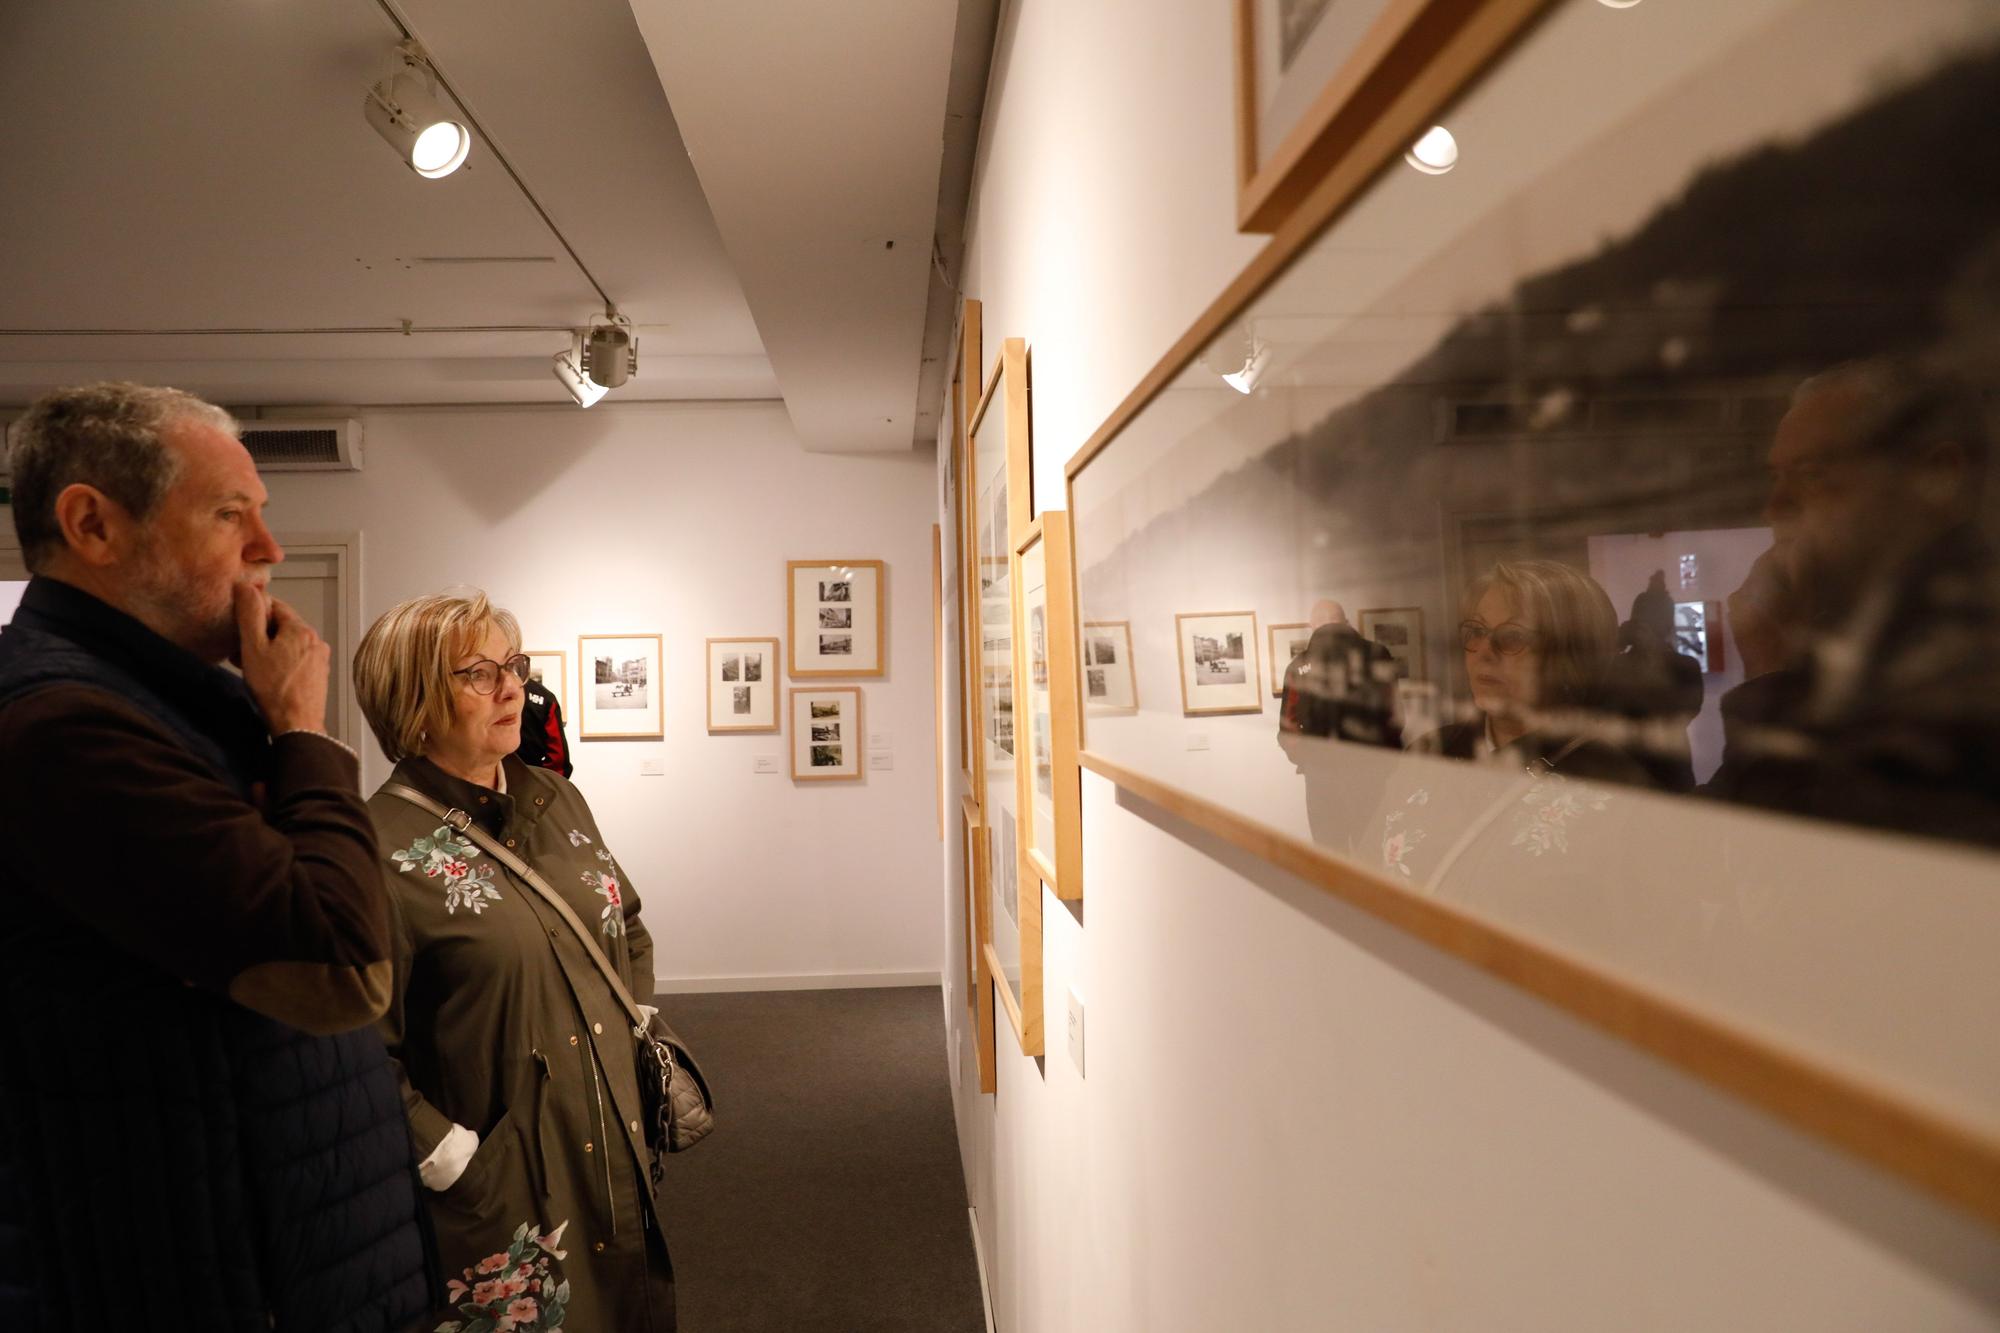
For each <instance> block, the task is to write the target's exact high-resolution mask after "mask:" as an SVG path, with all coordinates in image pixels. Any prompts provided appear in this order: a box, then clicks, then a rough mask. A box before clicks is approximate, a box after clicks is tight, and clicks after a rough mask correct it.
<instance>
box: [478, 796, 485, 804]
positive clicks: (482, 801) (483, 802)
mask: <svg viewBox="0 0 2000 1333" xmlns="http://www.w3.org/2000/svg"><path fill="white" fill-rule="evenodd" d="M479 803H480V804H481V805H485V804H486V798H485V797H484V796H482V797H480V798H479Z"/></svg>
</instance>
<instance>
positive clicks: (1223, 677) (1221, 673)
mask: <svg viewBox="0 0 2000 1333" xmlns="http://www.w3.org/2000/svg"><path fill="white" fill-rule="evenodd" d="M1188 646H1189V648H1190V649H1191V652H1192V656H1193V657H1194V661H1195V673H1194V683H1195V684H1196V685H1201V686H1209V685H1241V684H1242V683H1243V682H1244V681H1245V680H1246V679H1248V676H1247V675H1246V673H1245V670H1244V666H1243V636H1242V635H1241V634H1236V633H1230V634H1221V635H1211V634H1196V635H1192V636H1191V641H1190V643H1189V645H1188Z"/></svg>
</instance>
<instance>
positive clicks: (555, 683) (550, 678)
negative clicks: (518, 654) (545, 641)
mask: <svg viewBox="0 0 2000 1333" xmlns="http://www.w3.org/2000/svg"><path fill="white" fill-rule="evenodd" d="M522 651H523V652H525V653H526V654H527V655H528V681H529V683H530V684H536V685H540V686H541V687H542V688H543V689H545V690H547V691H548V692H549V693H550V694H553V695H554V696H555V697H556V700H557V702H559V703H560V704H562V706H563V712H564V713H565V714H567V713H568V712H569V709H570V700H569V679H568V677H569V669H568V668H569V656H568V654H566V653H565V652H563V650H562V649H560V648H539V649H538V648H525V649H523V650H522Z"/></svg>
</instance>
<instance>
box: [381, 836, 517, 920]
mask: <svg viewBox="0 0 2000 1333" xmlns="http://www.w3.org/2000/svg"><path fill="white" fill-rule="evenodd" d="M478 855H479V849H478V848H477V847H475V846H473V845H472V844H471V843H470V842H461V841H459V839H458V838H457V837H456V836H454V835H453V833H452V830H451V829H450V828H447V827H440V828H435V829H432V830H431V836H430V837H428V838H418V839H417V840H416V841H415V842H413V843H411V844H410V845H409V846H408V847H405V848H404V849H403V850H402V851H400V852H391V853H390V854H389V859H390V860H391V861H394V862H396V863H397V869H398V871H400V872H401V873H402V874H405V875H407V874H409V873H410V872H411V871H412V870H416V869H418V868H419V867H421V868H422V869H423V872H424V875H425V877H426V878H429V879H442V880H443V881H444V910H445V913H446V915H451V914H453V913H456V912H457V911H458V909H459V908H461V907H465V908H470V909H471V911H472V914H473V915H474V916H478V915H479V914H480V913H481V912H483V911H485V910H486V905H487V904H488V903H497V902H499V901H500V890H499V889H498V888H497V887H496V886H495V885H494V883H493V867H492V866H490V865H480V866H475V865H473V864H472V861H473V858H475V857H477V856H478Z"/></svg>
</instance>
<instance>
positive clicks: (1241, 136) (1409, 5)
mask: <svg viewBox="0 0 2000 1333" xmlns="http://www.w3.org/2000/svg"><path fill="white" fill-rule="evenodd" d="M1235 2H1236V225H1237V227H1238V228H1239V229H1241V230H1243V231H1253V232H1270V231H1276V230H1277V229H1278V228H1279V226H1281V225H1282V224H1283V223H1284V221H1285V219H1286V218H1287V217H1288V216H1289V215H1290V214H1291V212H1292V210H1293V209H1294V208H1296V207H1297V206H1298V204H1299V202H1300V201H1301V200H1302V199H1304V198H1305V196H1306V195H1308V194H1310V193H1311V192H1312V190H1313V187H1314V186H1316V185H1317V184H1318V183H1319V182H1320V181H1321V180H1322V179H1323V178H1325V177H1326V176H1327V175H1328V174H1329V173H1330V172H1332V171H1333V170H1335V169H1336V168H1339V167H1341V166H1343V165H1345V164H1348V163H1349V162H1351V161H1352V160H1353V159H1355V158H1361V159H1363V161H1361V162H1360V163H1358V164H1356V166H1357V169H1358V170H1362V171H1363V172H1365V171H1366V170H1369V169H1372V167H1373V166H1375V165H1379V162H1380V159H1381V158H1382V156H1383V155H1384V153H1385V152H1390V151H1393V152H1401V151H1403V150H1404V149H1405V148H1407V147H1409V144H1407V143H1401V142H1393V141H1390V142H1387V143H1383V142H1379V140H1380V137H1381V136H1379V135H1371V134H1370V131H1371V130H1373V129H1376V128H1377V127H1378V126H1379V125H1380V124H1381V123H1382V120H1383V116H1384V112H1385V111H1387V110H1389V109H1390V108H1391V107H1392V106H1395V107H1396V109H1398V110H1401V109H1402V108H1401V107H1400V106H1397V104H1398V103H1399V102H1401V103H1408V102H1409V101H1411V100H1413V99H1411V97H1410V96H1409V92H1410V89H1411V88H1412V86H1413V85H1415V84H1417V81H1418V76H1419V75H1420V74H1424V73H1425V72H1426V71H1427V70H1428V71H1431V72H1432V73H1433V77H1434V78H1436V76H1437V74H1438V73H1439V72H1446V73H1448V75H1449V76H1450V77H1451V78H1454V79H1463V78H1464V77H1466V76H1469V75H1470V74H1471V73H1473V72H1474V71H1475V70H1477V69H1478V68H1479V67H1480V66H1482V65H1484V64H1485V63H1486V62H1487V61H1488V60H1490V59H1491V58H1492V57H1493V56H1494V55H1495V54H1497V53H1498V52H1499V51H1500V50H1501V49H1502V48H1503V47H1504V46H1505V45H1506V44H1507V42H1508V41H1509V40H1510V39H1511V38H1512V37H1513V36H1514V35H1515V34H1516V33H1517V32H1518V31H1520V29H1521V28H1522V27H1523V26H1524V25H1525V24H1526V23H1528V22H1529V20H1531V19H1533V18H1534V17H1535V15H1536V14H1538V13H1539V12H1540V11H1541V10H1542V9H1543V8H1544V7H1545V6H1546V5H1547V4H1548V2H1549V0H1489V2H1488V3H1486V4H1484V5H1468V4H1463V3H1458V2H1457V0H1235ZM1439 83H1442V84H1444V85H1445V87H1448V86H1449V84H1448V82H1446V81H1445V80H1442V79H1440V80H1438V83H1433V84H1429V85H1425V86H1424V91H1425V93H1426V95H1425V96H1424V97H1423V98H1421V99H1417V100H1421V101H1422V102H1423V104H1424V105H1423V106H1422V108H1421V110H1422V112H1423V113H1424V114H1428V113H1429V112H1430V111H1431V110H1433V109H1435V108H1436V107H1437V106H1439V105H1440V104H1442V102H1443V101H1444V100H1445V99H1444V96H1443V92H1444V88H1442V87H1439V86H1438V84H1439ZM1371 150H1373V151H1371Z"/></svg>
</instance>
